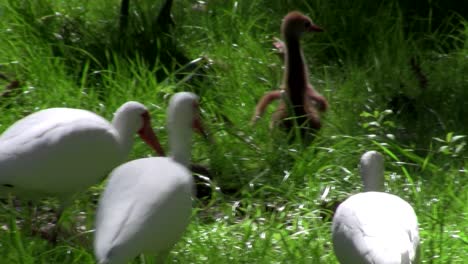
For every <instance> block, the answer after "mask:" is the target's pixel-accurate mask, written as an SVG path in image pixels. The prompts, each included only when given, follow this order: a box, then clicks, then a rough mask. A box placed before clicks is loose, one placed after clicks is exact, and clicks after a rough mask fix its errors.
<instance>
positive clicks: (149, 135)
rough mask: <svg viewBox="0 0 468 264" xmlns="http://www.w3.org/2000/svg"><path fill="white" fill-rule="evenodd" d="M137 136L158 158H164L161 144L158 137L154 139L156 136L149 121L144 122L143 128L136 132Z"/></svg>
mask: <svg viewBox="0 0 468 264" xmlns="http://www.w3.org/2000/svg"><path fill="white" fill-rule="evenodd" d="M138 135H140V137H141V139H143V141H144V142H145V143H146V144H148V145H149V146H150V147H151V148H153V149H154V150H155V151H156V153H158V155H159V156H166V154H165V153H164V150H163V148H162V147H161V144H160V143H159V140H158V137H156V134H155V133H154V131H153V129H152V128H151V122H150V121H149V120H147V121H145V122H144V124H143V127H142V128H141V129H140V131H138Z"/></svg>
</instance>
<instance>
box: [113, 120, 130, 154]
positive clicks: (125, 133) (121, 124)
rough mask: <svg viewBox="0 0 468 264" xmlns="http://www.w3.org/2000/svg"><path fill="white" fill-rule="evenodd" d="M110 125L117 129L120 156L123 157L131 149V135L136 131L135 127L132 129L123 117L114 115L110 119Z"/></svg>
mask: <svg viewBox="0 0 468 264" xmlns="http://www.w3.org/2000/svg"><path fill="white" fill-rule="evenodd" d="M112 125H113V126H114V128H115V130H117V133H118V135H117V138H118V140H119V146H120V150H121V157H122V158H123V159H125V158H126V157H127V156H128V155H129V154H130V151H131V150H132V146H133V137H134V134H135V133H136V129H132V126H131V125H129V124H128V122H126V121H125V120H124V119H123V118H121V117H119V116H116V117H115V118H114V119H113V120H112Z"/></svg>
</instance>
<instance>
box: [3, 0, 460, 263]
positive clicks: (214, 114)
mask: <svg viewBox="0 0 468 264" xmlns="http://www.w3.org/2000/svg"><path fill="white" fill-rule="evenodd" d="M131 2H132V1H131ZM176 2H177V4H175V5H174V10H173V11H174V19H175V20H176V28H175V39H176V41H175V43H177V46H178V47H180V49H181V50H183V51H184V52H185V53H186V55H187V56H188V57H189V58H198V57H200V56H205V57H206V58H208V59H209V60H210V61H211V67H210V69H208V70H206V71H205V72H203V75H204V79H203V80H198V81H195V82H186V81H184V80H180V79H177V78H176V77H175V76H174V75H173V74H171V70H172V69H168V68H164V67H162V66H160V65H158V64H156V65H155V66H154V67H149V64H150V63H148V61H146V60H145V54H146V53H145V51H144V50H136V51H133V53H132V54H133V55H135V56H133V57H126V56H124V55H123V54H129V51H128V50H125V47H123V48H122V47H121V46H119V45H120V44H119V43H114V42H115V41H117V40H116V39H118V37H117V35H115V34H117V32H118V30H117V24H116V23H117V22H118V19H117V17H118V10H119V6H118V4H119V1H104V2H102V1H45V0H44V1H38V2H37V3H35V4H32V2H31V3H30V2H29V1H21V0H15V1H5V0H2V1H0V18H1V21H2V22H1V23H0V39H1V40H2V41H0V72H1V73H3V74H5V75H7V76H8V77H9V78H10V79H17V80H19V81H20V82H21V84H22V85H21V89H20V91H19V93H17V94H16V95H14V96H13V97H8V98H6V97H5V98H0V107H1V111H2V115H0V131H3V130H5V129H6V128H7V127H8V126H9V125H11V124H12V123H13V122H14V121H15V120H17V119H19V118H21V117H23V116H25V115H27V114H29V113H31V112H34V111H37V110H39V109H43V108H47V107H57V106H66V107H77V108H85V109H89V110H92V111H95V112H97V113H99V114H100V115H102V116H104V117H105V118H108V119H111V118H112V113H113V112H114V111H115V109H116V108H117V107H118V106H120V105H121V104H122V103H124V102H125V101H128V100H137V101H140V102H141V103H144V104H145V105H147V106H148V107H149V109H150V111H151V115H152V121H153V127H154V128H156V129H157V132H158V136H159V137H160V139H161V140H162V142H163V145H165V146H167V143H166V142H167V134H166V131H165V129H164V127H165V116H166V114H165V108H166V106H167V102H168V98H169V97H170V95H171V94H173V93H175V92H176V91H180V90H190V91H194V92H196V93H197V94H199V95H200V97H201V108H202V116H203V119H204V122H205V123H206V126H207V127H208V129H209V130H210V133H211V134H212V135H213V137H214V139H215V141H216V144H207V143H206V142H204V141H203V140H202V139H201V138H199V137H195V143H194V149H193V152H192V153H193V155H192V156H193V161H194V162H195V163H201V164H204V165H207V166H209V168H210V169H211V171H212V172H213V175H214V178H213V182H214V187H219V188H220V190H215V191H214V192H213V195H212V198H211V200H209V201H194V208H195V209H194V215H193V221H192V223H191V225H190V226H189V228H188V231H187V233H186V235H185V236H184V237H183V239H182V240H181V241H180V243H178V244H177V245H176V246H175V248H174V250H173V252H172V253H171V255H170V257H169V262H172V263H224V262H229V263H336V260H335V257H334V255H333V252H332V246H331V240H330V236H331V235H330V220H329V219H327V216H328V217H329V216H330V214H331V212H330V209H329V208H326V207H324V206H323V205H324V204H327V203H331V202H333V201H337V200H342V199H344V198H346V197H347V196H348V195H350V194H352V193H356V192H358V191H360V190H361V182H360V177H359V174H358V169H357V164H358V160H359V157H360V155H361V154H362V153H363V152H364V151H366V150H370V149H375V150H378V151H380V152H382V153H384V154H385V159H386V173H385V175H386V190H387V191H389V192H391V193H394V194H397V195H399V196H401V197H402V198H404V199H405V200H407V201H409V202H410V204H412V205H413V206H414V208H415V211H416V213H417V215H418V218H419V222H420V233H421V238H422V248H423V251H422V257H423V258H422V259H423V262H424V263H465V262H467V261H468V258H467V257H466V256H465V255H466V251H467V247H468V203H467V201H468V191H466V188H465V186H466V185H468V175H467V174H468V173H467V171H466V157H467V153H468V152H467V150H466V147H465V144H466V143H465V142H466V138H464V137H457V136H460V135H466V134H467V133H468V123H467V122H466V120H465V118H466V115H467V112H466V111H467V109H468V105H467V104H468V103H467V102H465V101H466V100H465V98H467V95H468V94H467V92H466V91H467V89H466V87H467V86H468V81H467V78H466V73H467V72H468V62H467V57H466V56H467V54H468V52H467V51H468V49H467V48H468V44H467V43H468V42H467V41H466V37H467V36H468V34H467V32H468V27H467V26H466V25H467V22H466V21H463V20H461V24H463V23H464V24H463V25H464V27H463V26H462V27H458V25H459V24H458V23H455V22H454V21H456V20H455V18H457V19H461V18H459V17H457V16H454V17H453V18H451V19H452V20H450V19H449V20H448V22H447V23H446V24H445V25H446V27H449V28H453V30H446V31H444V32H441V31H442V30H443V29H444V28H443V26H441V27H440V28H438V29H437V30H433V31H427V32H414V33H413V32H412V31H411V30H408V28H410V29H412V28H418V25H415V24H410V25H408V23H409V21H408V18H407V17H405V16H404V15H403V13H402V12H401V10H400V9H399V7H398V6H397V5H388V6H385V5H381V4H375V10H377V12H374V11H372V12H371V10H372V9H371V8H370V7H369V8H367V9H364V11H361V10H363V9H362V7H363V6H366V3H367V2H368V1H367V2H366V1H355V3H353V5H352V6H346V5H344V4H343V5H340V6H339V7H337V6H336V4H333V3H332V2H330V1H314V2H313V3H308V2H307V3H306V2H304V1H303V2H301V3H290V2H292V1H285V2H284V3H283V2H276V1H273V2H274V3H270V2H272V1H267V2H268V4H267V3H266V1H262V0H257V1H251V2H245V3H244V2H241V1H239V2H235V1H221V2H222V3H218V2H215V1H208V5H207V9H208V11H194V10H192V8H191V5H192V1H176ZM297 2H300V1H297ZM309 2H310V1H309ZM28 3H29V4H28ZM286 4H289V7H286ZM265 6H268V7H269V8H268V9H267V8H265ZM291 9H300V10H302V11H304V12H305V13H307V14H308V15H310V16H311V17H312V19H313V20H314V21H315V22H316V23H317V24H319V25H321V26H322V27H324V28H325V29H326V32H324V33H322V34H315V35H309V36H304V38H303V44H304V45H303V46H304V51H305V53H306V58H307V61H308V63H309V68H310V75H311V82H312V83H313V85H314V86H315V88H316V89H317V90H318V91H320V93H322V94H323V95H324V96H325V97H327V99H328V100H329V102H330V111H329V112H327V114H326V116H325V117H324V128H323V129H322V130H321V132H320V134H319V136H318V137H317V139H316V140H315V141H314V142H313V144H312V145H311V146H309V147H303V146H301V145H300V144H292V145H288V144H287V143H286V140H285V136H286V135H285V134H282V133H281V132H277V131H275V132H270V131H269V130H268V123H269V113H271V112H272V111H274V109H273V107H270V108H271V109H269V110H268V113H267V114H266V115H265V117H264V118H263V119H262V120H260V121H259V122H258V124H257V125H256V126H255V127H250V126H249V125H248V121H249V120H250V118H251V114H252V110H253V109H254V107H255V103H256V100H258V99H259V98H260V96H261V95H262V94H263V93H264V92H265V91H268V90H273V89H277V88H278V86H279V85H280V82H281V77H282V72H281V71H282V68H281V61H280V59H279V58H278V57H277V55H276V54H275V53H274V52H273V51H272V50H271V49H272V45H271V43H272V38H273V37H275V36H276V37H279V36H280V33H279V25H280V23H281V19H282V17H283V16H284V14H285V12H287V11H286V10H291ZM330 10H333V12H332V11H330ZM366 10H367V11H366ZM362 12H363V13H362ZM45 20H47V21H49V22H48V23H45V22H44V21H45ZM50 21H52V22H50ZM135 23H137V22H135ZM138 23H143V22H141V21H140V22H138ZM414 23H416V22H414ZM420 23H422V24H423V25H426V24H424V23H428V24H429V23H430V22H429V21H422V22H420ZM143 26H148V25H147V24H143ZM419 26H420V25H419ZM427 28H430V27H429V26H428V27H427ZM65 32H66V34H68V35H66V36H65V35H63V34H65ZM60 34H62V35H60ZM73 34H78V35H76V37H73V36H75V35H73ZM61 37H62V38H61ZM67 37H68V38H67ZM146 37H149V36H146ZM64 38H65V39H64ZM439 40H440V41H439ZM135 41H138V40H135ZM130 46H131V47H133V45H130ZM114 47H120V48H122V50H113V48H114ZM138 54H139V55H140V56H138ZM412 58H415V59H416V61H417V62H418V63H419V66H420V68H421V71H422V72H423V74H424V75H425V76H426V77H427V78H428V83H427V87H426V88H421V81H420V80H419V79H418V77H417V75H416V74H415V72H414V69H412V67H411V64H410V60H411V59H412ZM161 71H166V72H167V73H168V74H167V78H165V79H160V78H159V79H158V78H156V77H155V76H156V75H157V74H160V72H161ZM158 76H159V75H158ZM7 84H8V82H7V81H3V80H2V81H1V82H0V87H5V86H6V85H7ZM1 89H3V88H1ZM422 89H424V90H422ZM0 91H1V90H0ZM401 95H404V96H406V98H407V99H408V101H404V102H405V104H403V105H397V106H396V107H395V106H392V104H391V103H390V102H391V101H392V98H394V97H398V96H401ZM405 100H406V99H405ZM407 104H410V105H411V107H412V108H411V111H409V110H404V111H399V110H401V109H408V108H405V107H408V105H407ZM392 107H394V109H392V111H386V110H388V109H391V108H392ZM434 138H437V139H434ZM146 155H152V152H151V151H150V150H149V149H148V148H147V147H146V146H144V144H142V143H141V142H139V141H137V144H136V146H135V147H134V150H133V152H132V153H131V156H130V159H134V158H138V157H143V156H146ZM0 173H1V172H0ZM101 190H102V185H99V186H94V187H92V188H91V189H90V190H88V191H87V192H85V193H83V194H81V195H79V196H78V197H77V200H76V202H75V204H74V206H72V207H70V208H69V209H68V210H67V211H66V214H65V216H64V217H63V226H64V227H65V228H66V229H67V230H66V232H64V233H63V235H62V236H61V237H60V240H59V243H58V245H56V246H54V245H51V244H50V243H48V242H47V241H45V240H44V239H41V238H40V237H38V236H33V235H31V234H30V231H29V230H27V228H26V227H25V226H26V224H25V223H27V221H28V219H29V218H28V217H29V212H28V210H27V207H26V206H24V203H21V205H22V206H21V207H15V206H11V205H10V203H9V202H5V203H2V205H1V208H0V225H1V226H0V228H2V230H1V231H0V263H95V260H94V256H93V250H92V236H93V233H92V229H93V221H94V211H95V206H96V201H97V199H98V197H99V194H100V192H101ZM223 192H224V194H223ZM55 206H56V204H55V203H54V201H46V202H44V203H43V204H41V205H40V207H39V208H40V210H39V212H40V213H39V215H40V217H39V218H38V219H35V220H34V222H35V223H36V224H37V225H42V226H44V225H46V224H47V222H49V221H50V219H51V217H52V213H51V212H50V211H49V209H51V211H53V209H54V208H56V207H55ZM153 260H154V258H153V256H144V257H141V258H138V259H136V260H135V261H134V263H152V261H153Z"/></svg>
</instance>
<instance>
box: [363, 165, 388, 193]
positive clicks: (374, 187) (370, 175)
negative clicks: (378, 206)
mask: <svg viewBox="0 0 468 264" xmlns="http://www.w3.org/2000/svg"><path fill="white" fill-rule="evenodd" d="M361 176H362V181H363V183H364V191H365V192H383V191H384V175H383V172H381V171H372V170H363V171H361Z"/></svg>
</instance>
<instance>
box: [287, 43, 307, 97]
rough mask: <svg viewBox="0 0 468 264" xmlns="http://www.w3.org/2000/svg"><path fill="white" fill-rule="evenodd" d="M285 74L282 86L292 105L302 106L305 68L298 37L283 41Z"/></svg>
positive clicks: (305, 81) (305, 83) (304, 88)
mask: <svg viewBox="0 0 468 264" xmlns="http://www.w3.org/2000/svg"><path fill="white" fill-rule="evenodd" d="M285 44H286V53H285V64H286V69H285V74H284V86H285V87H286V92H287V93H288V95H289V98H290V100H291V103H292V105H302V104H303V103H304V94H305V91H306V89H307V83H308V82H307V75H308V73H307V68H306V65H305V61H304V55H303V54H302V50H301V45H300V43H299V38H298V37H291V36H289V37H287V38H286V39H285Z"/></svg>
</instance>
